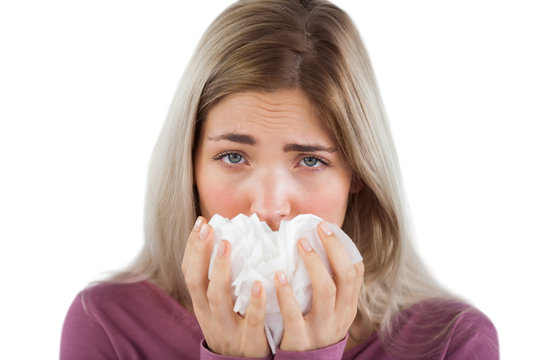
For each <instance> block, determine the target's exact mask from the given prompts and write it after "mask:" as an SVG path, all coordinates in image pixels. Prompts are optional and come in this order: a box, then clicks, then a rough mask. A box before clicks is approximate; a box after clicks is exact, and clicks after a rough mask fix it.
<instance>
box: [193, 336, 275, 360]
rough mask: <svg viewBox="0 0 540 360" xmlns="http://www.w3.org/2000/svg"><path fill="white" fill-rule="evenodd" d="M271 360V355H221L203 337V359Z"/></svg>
mask: <svg viewBox="0 0 540 360" xmlns="http://www.w3.org/2000/svg"><path fill="white" fill-rule="evenodd" d="M239 359H243V360H270V359H272V356H271V355H269V356H267V357H265V358H238V357H234V356H227V355H220V354H216V353H213V352H212V351H211V350H210V349H209V348H208V346H207V345H206V341H205V340H204V339H203V340H201V360H239Z"/></svg>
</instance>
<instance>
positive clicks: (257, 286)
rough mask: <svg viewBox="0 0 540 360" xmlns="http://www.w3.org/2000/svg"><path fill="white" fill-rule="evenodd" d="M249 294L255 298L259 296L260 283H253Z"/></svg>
mask: <svg viewBox="0 0 540 360" xmlns="http://www.w3.org/2000/svg"><path fill="white" fill-rule="evenodd" d="M251 294H252V295H253V296H256V297H259V296H261V283H260V282H258V281H255V282H254V283H253V287H252V288H251Z"/></svg>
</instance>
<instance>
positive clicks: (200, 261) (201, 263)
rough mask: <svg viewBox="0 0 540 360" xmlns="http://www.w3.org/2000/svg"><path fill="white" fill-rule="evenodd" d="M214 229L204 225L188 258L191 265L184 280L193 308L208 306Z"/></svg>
mask: <svg viewBox="0 0 540 360" xmlns="http://www.w3.org/2000/svg"><path fill="white" fill-rule="evenodd" d="M213 236H214V231H213V230H212V227H211V226H210V225H208V224H206V223H203V224H202V226H201V228H200V230H199V232H198V234H197V236H196V237H195V236H193V238H192V239H190V241H191V246H190V249H189V253H186V255H184V257H186V256H188V257H189V258H190V259H189V265H188V266H187V267H186V270H185V275H184V278H185V280H186V285H187V286H188V289H189V293H190V295H191V299H192V301H193V306H204V307H206V306H208V301H207V299H206V291H207V289H208V283H209V281H208V266H209V264H210V254H211V252H212V239H213Z"/></svg>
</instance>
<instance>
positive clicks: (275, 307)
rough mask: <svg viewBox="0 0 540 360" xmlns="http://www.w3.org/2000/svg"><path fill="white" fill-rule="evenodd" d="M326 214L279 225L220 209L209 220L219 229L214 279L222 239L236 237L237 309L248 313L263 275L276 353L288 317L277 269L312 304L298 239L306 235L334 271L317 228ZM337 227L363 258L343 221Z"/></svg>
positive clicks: (303, 303) (305, 307)
mask: <svg viewBox="0 0 540 360" xmlns="http://www.w3.org/2000/svg"><path fill="white" fill-rule="evenodd" d="M321 221H322V219H321V218H319V217H318V216H315V215H311V214H303V215H298V216H296V217H295V218H294V219H291V220H283V221H281V224H280V227H279V230H278V231H272V229H271V228H270V227H269V226H268V224H266V222H261V221H260V220H259V218H258V217H257V215H256V214H253V215H251V216H246V215H244V214H239V215H237V216H236V217H234V218H233V219H231V220H229V219H226V218H224V217H222V216H220V215H217V214H216V215H214V216H213V217H212V219H211V220H210V221H209V224H210V225H211V226H212V228H213V229H214V247H213V250H212V256H211V258H210V267H209V269H208V278H209V279H210V277H211V274H212V269H213V265H214V260H215V258H216V255H217V251H218V246H219V242H220V241H221V240H223V239H224V240H227V241H229V242H230V243H231V247H232V253H231V292H232V297H233V301H234V311H235V312H237V313H239V314H241V315H245V313H246V310H247V306H248V304H249V300H250V297H251V287H252V284H253V281H255V280H259V281H260V282H261V283H262V285H263V287H264V292H265V294H266V315H265V321H264V323H265V331H266V337H267V339H268V344H269V345H270V348H271V349H272V353H275V352H276V347H277V346H278V345H279V344H280V342H281V338H282V336H283V320H282V317H281V313H280V311H279V304H278V300H277V297H276V289H275V286H274V274H275V273H276V272H277V271H280V270H281V271H283V272H284V273H285V275H286V276H287V280H288V282H289V284H290V286H291V288H292V291H293V294H294V296H295V298H296V301H297V302H298V305H299V306H300V309H301V310H302V313H303V314H305V313H307V312H308V311H309V309H310V308H311V298H312V293H313V288H312V286H311V281H310V279H309V275H308V272H307V268H306V266H305V264H304V262H303V261H302V258H301V257H300V255H299V254H298V250H297V248H296V243H297V242H298V240H299V239H300V238H305V239H306V240H307V241H309V243H310V244H311V246H312V248H313V250H314V251H316V252H317V254H319V256H320V257H321V259H322V260H323V262H324V264H325V266H326V268H327V269H328V271H329V272H330V273H332V271H331V269H330V265H329V262H328V258H327V256H326V251H325V249H324V246H323V245H322V243H321V240H320V239H319V236H318V234H317V224H318V223H319V222H321ZM332 226H333V233H334V234H335V235H336V236H337V237H338V238H339V239H340V240H341V242H342V243H343V245H344V246H345V249H346V250H347V253H348V254H349V257H350V259H351V261H352V263H353V264H356V263H357V262H360V261H362V256H361V255H360V252H359V251H358V249H357V247H356V246H355V245H354V243H353V242H352V240H351V238H350V237H349V236H347V234H345V232H344V231H343V230H342V229H341V228H340V227H339V226H337V225H335V224H332Z"/></svg>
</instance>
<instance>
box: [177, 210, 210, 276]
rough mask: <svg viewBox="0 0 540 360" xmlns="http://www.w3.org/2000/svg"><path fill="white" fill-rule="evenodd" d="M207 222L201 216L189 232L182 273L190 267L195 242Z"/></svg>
mask: <svg viewBox="0 0 540 360" xmlns="http://www.w3.org/2000/svg"><path fill="white" fill-rule="evenodd" d="M205 223H206V219H205V218H204V217H202V216H199V217H198V218H197V220H196V221H195V224H194V225H193V229H192V230H191V232H190V233H189V236H188V240H187V242H186V248H185V250H184V257H183V258H182V273H183V274H184V275H185V274H186V270H187V269H188V268H189V262H190V259H191V256H190V253H191V251H192V249H193V242H194V241H195V240H197V238H198V237H199V232H200V231H201V227H202V225H203V224H205Z"/></svg>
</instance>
